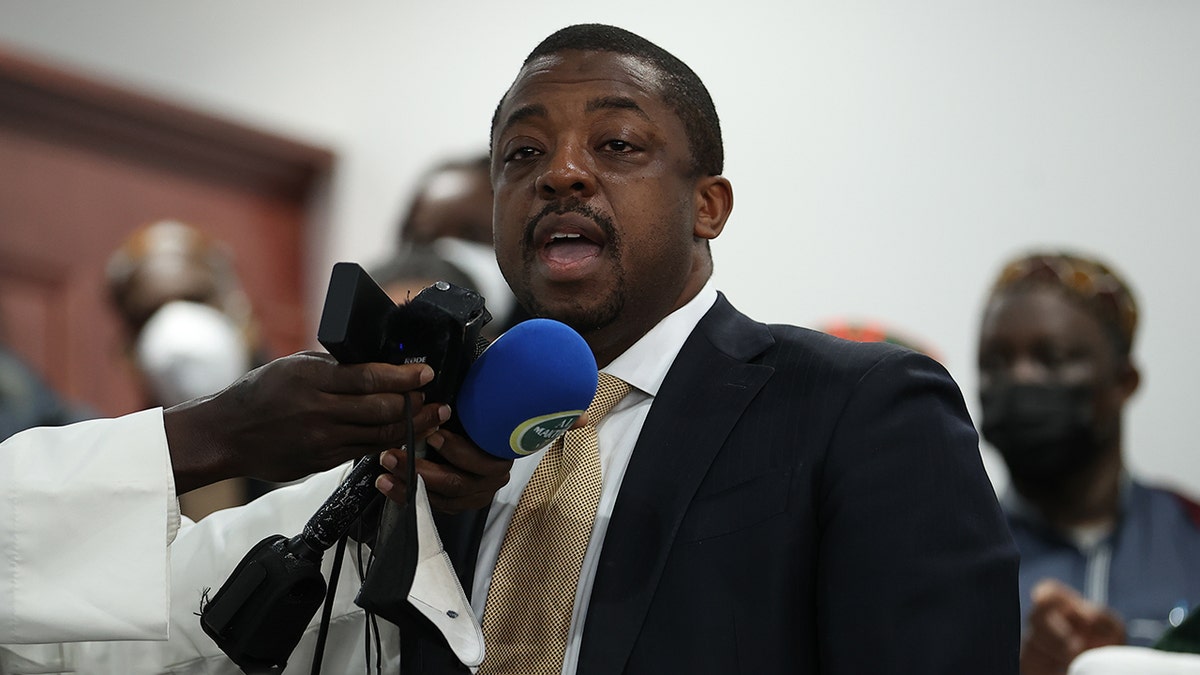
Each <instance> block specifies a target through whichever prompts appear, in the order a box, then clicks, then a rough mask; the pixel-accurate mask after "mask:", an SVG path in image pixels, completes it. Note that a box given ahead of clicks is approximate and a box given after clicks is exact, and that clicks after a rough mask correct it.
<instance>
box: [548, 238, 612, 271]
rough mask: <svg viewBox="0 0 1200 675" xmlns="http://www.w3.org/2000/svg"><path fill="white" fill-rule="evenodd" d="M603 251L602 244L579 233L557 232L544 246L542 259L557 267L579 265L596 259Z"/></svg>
mask: <svg viewBox="0 0 1200 675" xmlns="http://www.w3.org/2000/svg"><path fill="white" fill-rule="evenodd" d="M602 250H604V247H603V246H602V245H601V244H598V243H596V242H594V241H592V240H591V239H588V238H587V237H585V236H584V235H582V234H580V233H578V232H555V233H554V234H552V235H551V236H550V240H549V241H547V242H546V243H545V244H544V245H543V246H542V257H543V258H545V259H546V260H547V261H549V262H552V263H554V264H556V265H564V266H566V265H577V264H579V263H582V262H584V261H585V260H588V259H591V258H595V257H596V256H598V255H600V251H602Z"/></svg>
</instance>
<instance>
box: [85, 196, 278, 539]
mask: <svg viewBox="0 0 1200 675" xmlns="http://www.w3.org/2000/svg"><path fill="white" fill-rule="evenodd" d="M106 275H107V283H108V290H109V294H110V297H111V299H112V303H113V306H114V308H115V309H116V310H117V315H118V317H119V318H120V320H121V324H122V328H123V332H124V334H125V339H126V342H127V349H128V353H129V356H130V357H131V359H132V361H133V366H134V370H135V372H136V374H137V377H138V379H139V381H140V383H141V385H142V389H143V391H144V393H145V401H144V403H145V405H147V406H162V407H163V408H169V407H171V406H174V405H177V404H179V403H182V402H184V401H187V400H191V399H194V398H198V397H200V396H206V395H209V394H213V393H216V392H218V391H220V390H221V389H224V388H225V387H226V386H228V385H229V384H230V383H232V382H233V381H234V380H236V379H237V378H238V377H240V376H241V375H242V374H244V373H246V372H247V371H249V370H250V369H251V368H253V367H255V366H259V365H262V364H263V363H265V362H266V361H267V360H268V359H266V358H265V356H264V350H263V349H262V346H261V344H260V341H259V339H258V330H257V325H256V323H255V321H254V317H253V314H252V312H251V309H250V302H249V300H248V298H247V297H246V294H245V293H244V292H243V290H242V288H241V283H240V282H239V280H238V278H237V275H236V273H235V272H234V269H233V261H232V258H231V255H230V253H229V251H228V250H227V249H226V248H225V247H224V246H223V245H222V244H221V242H219V241H217V240H215V239H213V238H212V237H211V236H209V235H207V234H206V233H204V232H203V231H201V230H199V229H197V228H195V227H193V226H191V225H187V224H185V223H182V222H179V221H175V220H163V221H158V222H154V223H151V224H149V225H147V226H145V227H142V228H140V229H138V230H137V231H135V232H134V233H133V234H131V235H130V236H129V237H128V238H127V239H126V240H125V242H124V243H123V244H122V245H121V247H120V248H118V249H117V250H116V251H115V252H113V254H112V255H111V256H110V258H109V261H108V267H107V270H106ZM267 488H268V486H267V485H266V484H263V483H261V482H247V481H245V480H244V479H240V478H239V479H233V480H231V481H227V482H221V483H217V484H214V485H210V486H207V487H205V488H203V489H200V490H197V491H196V492H193V493H192V494H189V495H186V496H185V497H183V498H182V499H181V500H180V501H181V508H182V509H183V512H184V514H185V515H187V516H189V517H191V518H193V519H198V518H201V517H203V516H205V515H207V514H208V513H211V512H212V511H215V510H217V509H220V508H225V507H228V506H235V505H237V504H241V503H244V502H245V501H246V500H248V499H251V498H253V497H256V496H258V495H260V494H261V493H262V492H264V491H265V490H266V489H267Z"/></svg>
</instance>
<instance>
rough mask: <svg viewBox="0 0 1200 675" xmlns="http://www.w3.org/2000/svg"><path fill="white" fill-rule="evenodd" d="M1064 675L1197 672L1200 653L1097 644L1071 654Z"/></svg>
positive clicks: (1196, 674)
mask: <svg viewBox="0 0 1200 675" xmlns="http://www.w3.org/2000/svg"><path fill="white" fill-rule="evenodd" d="M1067 675H1200V656H1198V655H1196V654H1179V653H1175V652H1162V651H1158V650H1154V649H1150V648H1148V647H1126V646H1119V647H1099V648H1096V649H1089V650H1088V651H1086V652H1084V653H1082V654H1080V655H1079V656H1077V657H1075V660H1074V661H1072V662H1071V667H1070V668H1069V669H1068V670H1067Z"/></svg>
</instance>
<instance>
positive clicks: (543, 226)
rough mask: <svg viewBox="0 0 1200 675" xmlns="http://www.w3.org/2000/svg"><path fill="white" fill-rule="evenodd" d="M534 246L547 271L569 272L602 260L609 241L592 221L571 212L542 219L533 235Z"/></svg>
mask: <svg viewBox="0 0 1200 675" xmlns="http://www.w3.org/2000/svg"><path fill="white" fill-rule="evenodd" d="M534 242H535V244H536V247H537V251H538V257H539V258H540V259H541V260H542V262H543V263H544V264H545V265H546V266H547V267H549V268H550V269H552V270H555V271H559V272H568V271H573V270H578V269H579V268H581V267H582V266H585V265H586V264H587V263H588V262H590V261H593V260H595V259H596V258H598V257H600V254H601V253H602V252H603V251H604V247H605V244H606V243H607V237H606V236H605V233H604V230H603V229H602V228H601V227H600V226H599V225H597V224H596V223H595V222H594V221H592V220H591V219H590V218H588V217H587V216H585V215H583V214H580V213H576V212H570V211H569V212H567V213H561V214H557V213H555V214H550V215H548V216H546V217H545V218H543V219H542V221H541V222H540V223H538V225H537V228H536V230H535V232H534Z"/></svg>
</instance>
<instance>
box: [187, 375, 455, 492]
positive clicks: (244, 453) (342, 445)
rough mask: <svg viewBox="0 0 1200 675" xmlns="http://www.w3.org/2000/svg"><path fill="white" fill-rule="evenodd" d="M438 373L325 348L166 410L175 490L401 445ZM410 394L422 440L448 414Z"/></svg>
mask: <svg viewBox="0 0 1200 675" xmlns="http://www.w3.org/2000/svg"><path fill="white" fill-rule="evenodd" d="M432 379H433V371H432V369H430V368H429V367H428V366H426V365H420V364H414V365H404V366H396V365H389V364H383V363H364V364H354V365H344V364H338V363H337V361H336V360H335V359H334V358H333V357H332V356H330V355H328V354H323V353H318V352H301V353H298V354H293V355H291V356H286V357H283V358H280V359H276V360H274V361H272V362H270V363H268V364H266V365H264V366H262V367H261V368H257V369H255V370H252V371H250V372H249V373H247V374H246V375H244V376H242V377H241V378H240V379H239V380H238V381H237V382H234V383H233V384H232V385H230V386H229V387H228V388H226V389H225V390H223V391H221V392H220V393H217V394H214V395H213V396H208V397H204V398H200V399H194V400H192V401H188V402H186V403H182V404H180V405H177V406H175V407H173V408H170V409H168V410H167V411H166V412H164V414H163V419H164V423H165V426H166V433H167V445H168V446H169V448H170V452H171V463H172V468H173V470H174V473H175V481H176V491H177V492H178V493H180V494H182V493H184V492H187V491H188V490H192V489H195V488H197V487H201V486H203V485H207V484H208V483H212V482H215V481H218V480H223V479H225V478H231V477H234V476H250V477H254V478H261V479H263V480H270V481H287V480H294V479H296V478H301V477H303V476H306V475H308V474H310V473H314V472H317V471H323V470H326V469H329V468H332V467H334V466H337V465H338V464H341V463H342V462H345V461H346V460H349V459H356V458H359V457H363V456H366V455H373V454H378V453H379V452H381V451H382V450H383V449H385V448H390V447H396V446H399V445H401V444H402V443H404V442H405V439H406V438H407V434H408V429H407V423H406V415H405V406H406V405H407V401H406V399H407V398H408V396H409V392H412V391H413V390H415V389H417V388H418V387H420V386H422V385H423V384H425V383H427V382H429V381H430V380H432ZM411 396H412V398H413V400H414V402H415V403H416V404H419V405H421V407H420V408H419V409H414V411H413V431H414V433H415V434H416V435H417V437H421V436H423V435H425V434H427V433H428V432H429V431H430V430H431V429H434V428H436V427H437V425H438V424H441V423H442V422H443V421H445V419H446V417H447V416H448V415H449V409H448V408H446V407H445V406H439V405H435V404H429V405H424V404H422V403H421V402H422V401H423V397H422V396H421V395H420V394H414V395H411Z"/></svg>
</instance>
